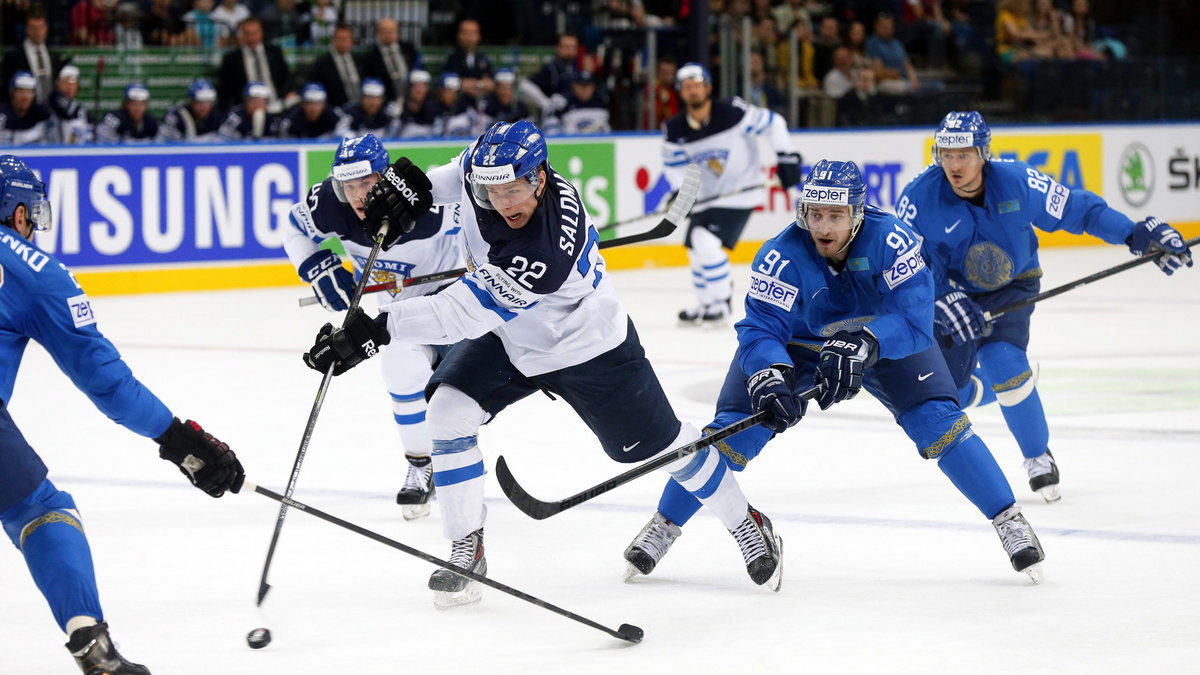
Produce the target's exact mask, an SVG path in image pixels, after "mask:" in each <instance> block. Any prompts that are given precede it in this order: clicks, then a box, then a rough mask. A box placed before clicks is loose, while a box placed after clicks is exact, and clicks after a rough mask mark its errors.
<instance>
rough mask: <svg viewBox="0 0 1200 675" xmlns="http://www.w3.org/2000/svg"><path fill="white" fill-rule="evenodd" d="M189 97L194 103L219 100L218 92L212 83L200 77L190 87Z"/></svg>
mask: <svg viewBox="0 0 1200 675" xmlns="http://www.w3.org/2000/svg"><path fill="white" fill-rule="evenodd" d="M187 97H188V99H190V100H192V101H203V102H209V103H211V102H213V101H215V100H217V90H216V89H214V88H213V86H212V82H209V81H208V80H206V79H204V78H203V77H198V78H196V79H194V80H192V83H191V84H189V85H188V88H187Z"/></svg>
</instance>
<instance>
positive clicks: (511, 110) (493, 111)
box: [480, 68, 531, 129]
mask: <svg viewBox="0 0 1200 675" xmlns="http://www.w3.org/2000/svg"><path fill="white" fill-rule="evenodd" d="M495 80H496V90H495V91H493V92H492V93H491V94H489V95H488V97H487V98H486V99H484V101H483V114H482V119H481V120H480V126H481V127H482V128H484V129H490V128H491V126H492V125H493V124H495V123H496V122H516V121H517V120H527V119H530V117H531V115H530V113H529V106H527V105H525V102H524V101H521V100H520V99H518V98H517V74H516V73H514V72H513V71H511V70H509V69H508V68H501V69H500V70H497V71H496V77H495Z"/></svg>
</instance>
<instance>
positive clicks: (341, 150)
mask: <svg viewBox="0 0 1200 675" xmlns="http://www.w3.org/2000/svg"><path fill="white" fill-rule="evenodd" d="M391 161H392V160H391V158H389V157H388V151H387V148H385V147H383V143H380V142H379V139H378V138H375V135H374V134H367V135H365V136H358V137H357V138H343V139H342V142H341V143H339V144H338V149H337V152H336V153H334V155H333V169H332V171H333V192H334V194H336V195H337V197H338V199H340V200H341V201H343V202H344V201H346V195H345V193H344V192H343V191H342V181H349V180H358V179H359V178H364V177H366V176H370V175H371V174H373V173H383V171H384V169H387V168H388V164H391Z"/></svg>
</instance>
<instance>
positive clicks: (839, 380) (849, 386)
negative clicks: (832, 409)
mask: <svg viewBox="0 0 1200 675" xmlns="http://www.w3.org/2000/svg"><path fill="white" fill-rule="evenodd" d="M878 358H879V342H877V341H876V340H875V338H873V337H871V336H870V335H868V334H867V333H865V332H863V333H854V334H851V333H847V332H845V331H842V332H840V333H834V335H833V337H831V338H829V339H828V340H826V341H825V344H824V345H822V346H821V354H820V356H819V360H818V362H817V372H816V373H815V378H814V379H815V380H816V382H817V384H818V385H820V386H821V395H820V396H818V397H817V403H818V404H819V405H820V406H821V410H828V409H829V406H831V405H833V404H834V403H837V402H838V401H845V400H847V399H851V398H854V396H855V394H857V393H858V390H859V389H862V378H863V371H864V370H866V369H867V368H870V367H871V366H872V365H874V363H875V361H876V360H878Z"/></svg>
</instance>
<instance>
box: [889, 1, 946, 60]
mask: <svg viewBox="0 0 1200 675" xmlns="http://www.w3.org/2000/svg"><path fill="white" fill-rule="evenodd" d="M901 22H902V24H901V25H902V26H903V29H902V30H901V31H900V33H901V36H902V40H903V42H904V46H905V47H906V48H907V49H908V51H909V53H910V54H915V55H917V56H919V57H920V58H921V60H920V61H919V62H920V63H923V64H924V65H925V67H927V68H942V67H943V66H945V65H946V44H947V43H948V42H949V40H950V22H949V21H947V20H946V17H945V15H943V14H942V0H904V13H903V14H902V15H901Z"/></svg>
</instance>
